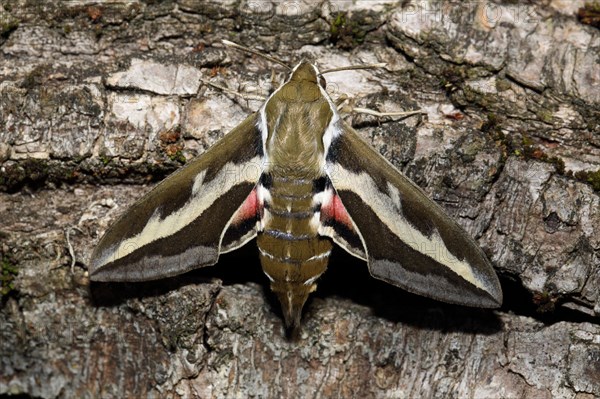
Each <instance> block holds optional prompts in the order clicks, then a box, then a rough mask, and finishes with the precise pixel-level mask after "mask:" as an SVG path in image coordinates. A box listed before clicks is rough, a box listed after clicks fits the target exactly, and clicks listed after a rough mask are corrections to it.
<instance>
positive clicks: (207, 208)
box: [90, 114, 263, 281]
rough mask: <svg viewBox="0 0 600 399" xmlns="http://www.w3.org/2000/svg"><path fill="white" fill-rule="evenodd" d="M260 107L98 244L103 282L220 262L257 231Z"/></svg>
mask: <svg viewBox="0 0 600 399" xmlns="http://www.w3.org/2000/svg"><path fill="white" fill-rule="evenodd" d="M256 124H257V114H253V115H251V116H250V117H248V118H247V119H246V120H245V121H244V122H242V123H241V124H240V125H238V126H237V127H236V128H235V129H234V130H232V131H231V132H230V133H228V134H227V135H225V137H224V138H223V139H221V140H220V141H219V142H218V143H216V144H215V145H214V146H212V147H211V148H210V149H209V150H208V151H206V152H205V153H204V154H202V155H201V156H200V157H198V158H196V159H194V160H193V161H191V162H190V163H189V164H188V165H186V166H185V167H183V168H182V169H181V170H179V171H177V172H176V173H174V174H173V175H171V176H169V177H168V178H167V179H165V180H164V181H162V182H161V183H159V184H158V185H157V186H156V187H155V188H154V189H153V190H152V191H150V192H149V193H148V194H147V195H146V196H144V197H143V198H142V199H141V200H139V201H138V202H137V203H135V204H134V205H133V206H132V207H131V208H129V210H128V211H127V212H126V213H125V214H124V215H123V216H121V218H120V219H119V220H117V222H116V223H115V224H114V225H112V227H111V228H110V229H109V230H108V232H107V233H106V234H105V235H104V237H103V238H102V239H101V241H100V243H99V244H98V246H97V247H96V249H95V250H94V253H93V254H92V259H91V265H90V277H91V279H92V280H96V281H144V280H152V279H157V278H162V277H168V276H173V275H176V274H180V273H183V272H186V271H188V270H191V269H194V268H197V267H202V266H208V265H213V264H215V263H216V262H217V259H218V257H219V254H220V253H223V252H226V251H229V250H232V249H235V248H238V247H239V246H241V245H243V244H244V243H246V242H247V241H249V240H250V239H252V238H253V237H254V236H255V235H256V217H257V211H258V209H257V206H258V205H257V202H256V195H255V191H254V187H255V185H256V182H257V181H258V179H259V177H260V174H261V171H262V155H263V154H262V152H263V147H262V141H261V135H260V132H259V130H258V128H257V127H256Z"/></svg>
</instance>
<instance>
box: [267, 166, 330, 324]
mask: <svg viewBox="0 0 600 399" xmlns="http://www.w3.org/2000/svg"><path fill="white" fill-rule="evenodd" d="M268 180H269V181H270V182H271V187H270V188H269V190H268V191H269V195H267V196H265V197H266V198H265V200H264V202H263V215H262V220H261V225H262V230H261V231H260V233H259V235H258V237H257V244H258V248H259V253H260V261H261V264H262V267H263V271H264V272H265V274H266V275H267V277H269V279H270V280H271V289H272V290H273V291H274V292H275V294H276V295H277V296H278V298H279V300H280V302H281V305H282V308H283V313H284V318H285V321H286V324H287V326H288V327H297V326H298V325H299V323H300V316H301V313H302V307H303V305H304V302H305V301H306V299H307V297H308V295H309V294H310V293H311V292H312V291H314V290H315V288H316V284H315V281H316V280H317V278H319V276H320V275H321V274H323V272H325V270H326V269H327V263H328V261H329V255H330V253H331V249H332V246H333V245H332V242H331V239H329V238H327V237H321V236H320V235H319V234H318V228H319V222H320V206H319V205H318V204H315V199H314V197H315V195H316V194H318V193H315V192H314V190H315V187H317V186H318V185H319V184H318V183H315V179H306V178H298V179H294V178H278V177H272V178H270V179H268Z"/></svg>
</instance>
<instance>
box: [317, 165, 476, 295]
mask: <svg viewBox="0 0 600 399" xmlns="http://www.w3.org/2000/svg"><path fill="white" fill-rule="evenodd" d="M328 169H329V170H331V171H332V172H333V176H330V178H331V179H332V181H333V182H334V187H335V188H336V189H337V190H348V191H352V192H355V193H357V194H358V195H359V196H360V197H361V198H362V200H363V201H365V203H367V204H368V205H369V206H370V207H371V210H372V211H373V212H374V213H375V214H376V215H377V216H378V217H379V219H380V220H381V222H382V223H384V224H385V225H386V226H387V227H388V228H389V229H390V230H391V231H392V233H394V234H395V235H397V236H398V238H399V239H401V240H402V241H403V242H404V243H405V244H407V245H408V246H409V247H411V248H412V249H414V250H416V251H418V252H420V253H422V254H423V255H425V256H428V257H430V258H432V259H433V260H435V261H436V262H438V263H440V264H442V265H444V266H446V267H447V268H449V269H450V270H452V271H453V272H455V273H456V274H458V275H459V276H461V277H462V278H464V279H465V280H467V281H468V282H470V283H471V284H473V285H474V286H476V287H478V288H480V289H482V290H484V291H488V289H487V288H486V287H485V285H484V284H483V282H482V281H480V280H479V279H478V278H477V277H476V276H475V275H474V274H473V269H472V267H471V266H470V265H469V264H468V263H467V262H465V261H463V260H460V259H458V258H457V257H456V256H454V255H453V254H452V253H451V252H450V251H449V250H448V248H447V247H446V244H445V243H444V241H443V240H442V238H441V237H440V234H439V232H438V231H437V230H436V231H434V233H433V234H432V235H431V237H427V236H425V235H424V234H423V233H421V231H419V230H418V229H417V228H415V227H414V226H413V225H411V224H410V223H409V222H408V221H407V220H406V218H404V216H403V215H402V214H401V213H400V212H401V211H400V209H401V207H400V205H401V198H399V196H398V192H397V190H395V191H392V197H389V196H387V195H385V194H384V193H382V192H381V191H380V190H379V188H378V187H377V185H376V184H375V181H374V180H373V179H372V178H371V176H369V175H368V174H367V173H365V172H361V173H360V174H356V173H353V172H350V171H348V170H346V169H345V168H343V167H342V166H341V165H339V164H335V165H334V164H328ZM374 194H376V195H374ZM367 252H368V249H367Z"/></svg>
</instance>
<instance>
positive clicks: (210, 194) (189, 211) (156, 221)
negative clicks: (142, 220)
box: [96, 157, 262, 268]
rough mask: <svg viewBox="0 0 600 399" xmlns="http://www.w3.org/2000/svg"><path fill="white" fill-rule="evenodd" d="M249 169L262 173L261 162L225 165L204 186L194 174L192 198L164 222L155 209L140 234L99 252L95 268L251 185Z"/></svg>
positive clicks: (200, 175) (254, 178) (172, 231)
mask: <svg viewBox="0 0 600 399" xmlns="http://www.w3.org/2000/svg"><path fill="white" fill-rule="evenodd" d="M249 165H257V166H258V167H255V166H253V170H254V169H257V170H258V169H262V168H261V167H260V165H262V161H261V158H259V157H254V158H252V159H251V160H249V161H247V162H244V163H240V164H236V163H233V162H228V163H227V164H225V166H223V168H221V170H219V173H218V174H217V175H216V176H215V177H214V179H212V180H211V181H209V182H207V183H205V182H204V177H205V175H206V170H203V171H202V172H200V173H198V174H197V175H196V177H195V178H194V183H193V186H192V196H191V197H190V199H189V200H188V201H187V202H186V203H185V205H184V206H182V207H181V208H180V209H178V210H177V211H176V212H173V213H171V214H169V215H167V216H166V217H165V218H164V219H161V218H160V216H159V215H158V209H156V210H155V211H154V214H153V215H152V217H151V218H150V219H149V220H148V223H146V225H145V226H144V228H143V229H142V231H140V232H139V233H138V234H136V235H135V236H133V237H130V238H128V239H126V240H125V241H122V242H120V243H119V244H118V246H112V247H109V248H108V249H106V250H105V251H103V253H102V254H101V255H100V256H99V257H98V258H99V262H98V265H97V266H96V268H98V267H101V266H104V265H106V264H107V263H110V262H113V261H115V260H117V259H121V258H123V257H125V256H127V255H129V254H131V253H133V252H134V251H135V250H137V249H139V248H141V247H143V246H145V245H147V244H150V243H151V242H153V241H156V240H159V239H161V238H164V237H168V236H170V235H173V234H175V233H177V232H178V231H180V230H181V229H183V228H184V227H185V226H187V225H188V224H189V223H191V222H192V221H193V220H195V219H196V218H198V217H199V216H200V215H202V213H204V211H206V210H207V209H208V208H209V207H210V206H211V205H212V204H213V203H214V202H215V201H216V200H217V199H218V198H219V197H221V195H222V193H224V192H227V191H229V190H230V189H231V188H232V187H234V186H236V185H238V184H240V183H243V182H249V183H255V182H256V181H257V180H258V176H255V174H254V173H252V175H251V176H249V175H248V174H249V173H248V166H249Z"/></svg>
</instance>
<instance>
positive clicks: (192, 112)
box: [0, 0, 600, 399]
mask: <svg viewBox="0 0 600 399" xmlns="http://www.w3.org/2000/svg"><path fill="white" fill-rule="evenodd" d="M515 3H516V2H514V1H508V0H506V1H491V0H490V1H479V2H472V3H463V2H451V1H433V0H430V1H425V0H423V1H402V2H394V1H355V2H351V1H328V2H322V3H318V4H317V3H315V2H267V1H262V0H261V1H241V2H239V1H228V2H220V1H195V0H194V1H193V0H179V1H170V2H140V1H127V2H122V3H116V2H109V3H97V2H91V1H90V2H86V1H81V2H77V3H75V2H66V3H64V4H58V3H56V4H55V3H53V2H47V3H45V2H42V3H28V2H22V1H19V0H3V2H2V3H1V4H0V50H1V51H0V59H1V60H2V64H1V66H2V67H1V68H0V75H1V82H0V163H1V165H0V189H1V190H2V191H1V192H0V220H1V221H2V224H1V226H0V240H1V244H0V252H1V256H2V263H1V267H2V270H1V272H2V273H1V274H0V278H1V279H2V280H1V281H2V300H1V303H0V358H1V360H0V394H24V395H28V396H32V397H43V398H54V397H199V398H206V397H248V396H251V397H382V398H383V397H385V398H388V397H398V398H400V397H482V398H492V397H502V398H506V397H536V398H542V397H548V398H550V397H566V398H578V399H582V398H591V397H600V322H599V321H600V318H599V316H600V194H599V193H600V133H599V132H600V111H599V110H600V63H598V54H600V31H599V30H598V29H597V28H594V27H592V26H589V25H586V24H584V23H582V22H580V21H579V20H578V19H577V13H578V10H579V9H580V8H581V7H584V5H585V4H584V2H583V1H570V2H564V1H560V0H531V1H528V2H524V3H523V4H515ZM586 15H588V14H586ZM582 21H584V22H585V21H587V19H582ZM221 39H229V40H232V41H235V42H238V43H241V44H244V45H247V46H249V47H252V48H254V49H257V50H260V51H262V52H265V53H269V54H271V55H274V56H276V57H278V58H281V59H283V60H284V61H286V62H288V63H290V64H293V63H294V62H297V61H299V60H300V59H302V58H311V59H315V60H316V61H317V63H318V65H320V66H321V67H322V68H323V69H325V68H334V67H338V66H342V65H349V64H362V63H375V62H385V63H387V66H386V67H385V68H383V69H381V70H368V71H346V72H340V73H337V74H335V73H332V74H328V75H327V82H328V91H329V92H330V93H331V94H332V96H333V97H334V98H337V97H339V96H340V95H341V94H348V95H349V96H350V97H351V104H352V105H353V106H360V107H368V108H373V109H377V110H379V111H383V112H385V111H398V110H410V109H423V110H424V111H426V115H425V116H423V117H409V118H406V119H401V120H398V119H397V118H396V119H394V118H374V117H372V116H365V115H357V114H351V115H349V116H348V118H349V120H350V121H351V123H352V124H353V126H354V127H355V128H356V129H357V130H358V132H359V133H360V134H361V135H362V136H363V137H364V138H366V139H367V140H368V141H369V142H371V143H372V144H373V146H374V147H375V148H377V149H378V150H379V151H380V152H381V153H382V154H383V155H384V156H385V157H386V158H387V159H389V160H390V161H391V162H392V163H393V164H395V165H396V166H397V167H398V168H399V169H401V170H402V171H403V172H404V173H405V174H406V175H407V176H409V177H410V178H411V179H413V180H414V181H415V182H416V183H417V184H419V185H420V186H421V187H422V188H423V189H424V190H425V191H426V192H427V193H428V194H429V195H430V196H431V197H432V198H433V199H435V200H436V201H437V202H439V203H440V204H441V205H442V206H444V207H445V209H446V210H447V211H448V213H449V214H450V215H452V216H453V217H454V218H455V219H456V220H457V221H458V222H459V223H460V224H461V225H462V226H463V227H464V228H465V229H466V230H467V231H468V232H469V233H470V234H471V235H472V236H473V237H475V238H476V239H477V240H478V242H479V244H480V245H481V247H482V248H483V249H484V251H485V252H486V254H487V255H488V256H489V258H490V260H491V261H492V263H493V264H494V266H495V268H496V270H497V272H498V274H499V275H500V277H501V281H502V285H503V291H504V297H505V303H504V305H503V307H502V308H501V309H500V310H498V311H486V310H480V309H470V308H464V307H459V306H451V305H446V304H442V303H438V302H434V301H430V300H427V299H424V298H421V297H417V296H414V295H411V294H408V293H405V292H403V291H401V290H400V289H397V288H394V287H391V286H388V285H386V284H385V283H383V282H380V281H377V280H374V279H371V278H370V277H369V274H368V271H367V268H366V264H364V263H363V262H360V261H359V260H356V259H354V258H352V257H351V256H349V255H347V254H345V253H344V252H343V251H342V250H338V251H337V252H334V254H333V257H332V259H331V262H330V268H329V270H328V271H327V273H326V274H325V276H324V277H323V278H322V279H321V282H320V284H319V289H318V291H317V293H315V294H314V295H313V298H312V300H311V301H310V302H309V303H308V305H307V306H306V309H305V315H304V319H303V323H304V325H303V328H302V331H301V336H300V338H299V339H298V340H297V341H291V340H289V339H287V338H286V336H285V333H284V330H283V324H282V318H281V313H280V310H279V304H278V303H277V301H276V299H274V297H273V295H272V294H271V293H270V292H269V288H268V281H267V279H266V278H265V277H264V276H263V275H262V273H261V270H260V264H259V261H258V256H257V251H256V248H255V244H254V243H250V244H248V245H246V246H245V247H244V248H242V249H240V250H239V251H236V252H234V253H231V254H227V255H224V256H222V257H221V259H220V262H219V264H218V265H217V266H215V267H211V268H206V269H202V270H197V271H194V272H191V273H188V274H186V275H183V276H178V277H175V278H171V279H165V280H160V281H155V282H149V283H138V284H91V285H90V282H89V279H88V275H87V264H88V260H89V256H90V254H91V251H92V249H93V247H94V245H95V244H96V243H97V242H98V239H99V238H100V236H101V235H102V233H103V232H104V231H106V229H107V227H108V226H109V225H110V223H111V222H113V221H114V220H115V218H116V217H117V216H118V215H119V214H120V213H121V212H123V211H124V210H125V209H127V207H128V206H129V205H131V204H132V203H133V202H134V201H135V200H136V199H137V198H139V197H140V196H141V195H143V194H144V193H145V192H147V191H148V190H149V189H150V188H151V186H152V184H153V183H154V182H156V181H159V180H160V179H162V178H163V177H165V176H166V175H167V174H168V173H170V172H171V171H173V170H175V169H176V168H177V167H179V166H180V165H181V164H182V163H184V161H185V160H186V159H188V160H189V159H190V158H191V157H193V156H194V155H197V154H200V153H202V152H203V151H204V150H205V149H206V148H208V147H209V146H210V145H212V144H213V143H214V142H216V141H217V140H218V139H219V138H220V137H222V136H223V135H224V134H225V133H226V132H227V131H229V130H230V129H231V128H232V127H234V126H235V125H236V124H238V123H239V122H241V121H242V120H243V119H244V117H245V116H246V115H248V113H250V112H253V111H255V110H257V109H258V107H259V106H260V102H259V101H255V100H244V99H241V98H240V97H237V96H235V95H232V94H230V93H228V92H223V91H221V90H216V89H214V88H213V87H211V86H208V85H206V84H204V83H203V81H206V80H211V81H213V82H216V83H218V84H220V85H222V86H227V87H228V88H229V89H231V90H233V91H238V92H242V93H246V94H252V95H257V94H258V95H262V96H267V95H268V93H269V90H270V89H272V87H273V85H276V84H277V82H281V81H282V79H284V77H285V71H283V70H282V69H281V68H279V67H278V66H277V65H274V64H270V63H268V62H266V61H265V60H263V59H261V58H257V57H250V56H248V55H246V54H243V53H240V52H236V51H234V50H229V49H225V48H224V46H222V45H221V44H220V40H221Z"/></svg>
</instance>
